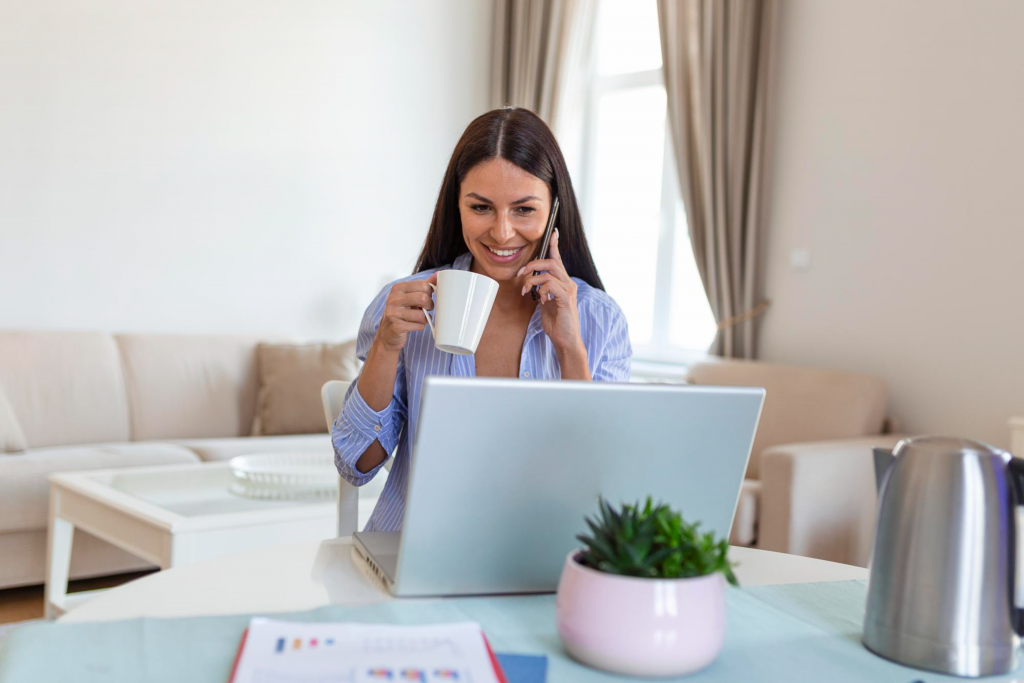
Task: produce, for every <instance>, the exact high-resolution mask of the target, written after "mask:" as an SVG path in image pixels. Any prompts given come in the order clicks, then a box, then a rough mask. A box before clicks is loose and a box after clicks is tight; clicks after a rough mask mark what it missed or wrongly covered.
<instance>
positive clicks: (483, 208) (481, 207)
mask: <svg viewBox="0 0 1024 683" xmlns="http://www.w3.org/2000/svg"><path fill="white" fill-rule="evenodd" d="M469 208H471V209H473V210H474V211H487V210H488V209H490V208H491V207H489V206H487V205H486V204H474V205H473V206H471V207H469Z"/></svg>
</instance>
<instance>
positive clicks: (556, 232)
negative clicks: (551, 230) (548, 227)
mask: <svg viewBox="0 0 1024 683" xmlns="http://www.w3.org/2000/svg"><path fill="white" fill-rule="evenodd" d="M555 239H556V240H557V239H558V228H555Z"/></svg>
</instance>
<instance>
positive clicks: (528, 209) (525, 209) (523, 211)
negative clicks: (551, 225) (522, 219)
mask: <svg viewBox="0 0 1024 683" xmlns="http://www.w3.org/2000/svg"><path fill="white" fill-rule="evenodd" d="M516 211H518V212H519V215H520V216H529V215H530V214H531V213H533V212H534V211H536V209H534V208H533V207H532V206H520V207H519V208H518V209H516Z"/></svg>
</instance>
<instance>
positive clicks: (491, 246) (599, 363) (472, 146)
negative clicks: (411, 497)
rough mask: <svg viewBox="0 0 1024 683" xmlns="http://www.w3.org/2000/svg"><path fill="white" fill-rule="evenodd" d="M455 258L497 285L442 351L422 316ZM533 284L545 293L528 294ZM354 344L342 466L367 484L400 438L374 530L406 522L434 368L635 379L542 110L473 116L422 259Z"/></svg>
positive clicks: (618, 316) (339, 455)
mask: <svg viewBox="0 0 1024 683" xmlns="http://www.w3.org/2000/svg"><path fill="white" fill-rule="evenodd" d="M555 196H558V197H559V202H560V205H561V206H560V208H559V213H558V216H557V217H556V222H557V225H558V229H557V230H556V231H555V232H554V233H553V235H552V238H551V243H550V246H549V252H550V253H549V258H547V259H543V260H536V259H535V256H536V254H537V252H538V251H539V249H540V244H541V242H542V240H543V236H544V229H545V227H546V225H547V219H548V214H549V212H550V209H551V204H552V201H553V200H554V197H555ZM446 268H456V269H460V270H470V271H472V272H474V273H480V274H483V275H486V276H488V277H490V278H492V279H494V280H497V282H498V285H499V287H498V294H497V297H496V298H495V300H494V306H493V307H492V308H491V314H490V317H489V318H488V319H487V326H486V328H485V329H484V333H483V337H482V338H481V340H480V344H479V346H478V348H477V352H476V354H475V355H473V356H455V355H452V354H449V353H443V352H440V351H437V350H436V349H435V348H434V342H433V338H432V337H431V334H430V331H429V330H426V329H425V328H426V327H427V321H426V316H425V314H424V312H423V311H424V310H428V311H429V310H431V309H433V307H434V305H433V303H432V301H431V297H430V294H431V289H430V285H429V284H428V283H436V282H437V272H438V271H440V270H444V269H446ZM534 271H542V272H541V273H540V274H539V275H534ZM534 285H539V286H540V294H541V297H540V303H536V302H535V301H534V300H533V297H532V296H528V295H527V292H529V291H530V289H531V288H532V287H533V286H534ZM356 354H357V355H358V356H359V358H360V360H363V361H365V362H364V364H363V368H362V371H361V372H360V373H359V377H358V379H357V380H356V381H355V382H353V383H352V386H351V387H349V391H348V394H347V395H346V397H345V404H344V407H343V408H342V411H341V415H339V417H338V419H337V421H336V422H335V424H334V431H333V434H332V440H333V442H334V452H335V464H336V465H337V467H338V471H339V472H340V473H341V475H342V476H343V477H344V478H345V479H346V480H348V481H349V482H351V483H352V484H354V485H355V486H361V485H363V484H365V483H366V482H368V481H369V480H370V479H372V478H373V476H374V475H375V474H376V473H377V470H379V469H380V467H381V465H383V464H384V461H385V460H386V459H387V458H388V456H389V454H390V453H391V452H392V451H393V450H394V448H395V446H396V444H397V446H398V452H397V454H396V456H395V462H394V464H393V465H392V468H391V473H390V475H389V476H388V480H387V482H386V484H385V486H384V492H383V493H382V494H381V497H380V500H379V501H378V502H377V507H376V508H375V509H374V511H373V515H372V516H371V518H370V522H369V524H368V525H367V527H366V530H367V531H392V530H397V529H400V528H401V526H402V517H403V514H404V512H405V492H406V487H407V483H408V476H409V464H410V463H409V458H410V450H411V447H412V443H413V441H414V436H415V433H416V421H417V418H418V417H419V408H420V394H421V391H422V388H423V378H424V377H425V376H426V375H451V376H456V377H474V376H480V377H484V376H486V377H522V378H525V379H559V378H561V379H575V380H599V381H608V382H625V381H628V379H629V359H630V356H631V355H632V349H631V347H630V345H629V334H628V332H627V329H626V319H625V316H623V314H622V310H621V309H620V308H619V307H618V305H617V304H616V303H615V301H613V300H612V298H611V297H610V296H608V295H607V294H605V292H604V286H603V285H602V284H601V279H600V278H599V277H598V275H597V269H596V268H595V267H594V261H593V258H591V256H590V249H589V247H588V246H587V240H586V237H585V236H584V234H583V224H582V222H581V220H580V215H579V208H578V207H577V205H576V196H575V195H574V194H573V190H572V183H571V182H570V180H569V173H568V171H567V170H566V167H565V160H564V159H563V157H562V152H561V150H560V149H559V147H558V143H557V142H556V141H555V137H554V135H552V133H551V131H550V130H549V129H548V127H547V126H546V125H545V124H544V122H543V121H541V120H540V118H538V117H537V116H536V115H535V114H534V113H532V112H530V111H528V110H526V109H516V108H511V107H506V108H504V109H496V110H494V111H491V112H488V113H486V114H484V115H483V116H481V117H479V118H477V119H476V120H475V121H473V122H472V123H471V124H469V127H468V128H466V132H465V133H463V134H462V138H461V139H460V140H459V143H458V144H457V145H456V146H455V151H454V152H453V153H452V158H451V161H450V162H449V163H448V170H447V171H446V172H445V176H444V180H443V182H442V184H441V192H440V194H439V195H438V198H437V206H436V207H435V208H434V216H433V219H432V221H431V224H430V231H429V232H428V233H427V240H426V243H425V244H424V246H423V251H422V253H421V254H420V257H419V260H418V261H417V264H416V272H415V274H414V275H412V276H410V277H407V278H403V279H401V280H398V281H396V282H393V283H392V284H390V285H388V286H387V287H385V288H384V290H383V291H382V292H381V293H380V294H378V295H377V297H376V298H375V299H374V300H373V303H371V304H370V307H369V308H367V309H366V314H365V315H364V316H363V322H362V324H361V325H360V328H359V338H358V340H357V342H356ZM498 417H499V418H500V416H498ZM498 422H499V423H500V419H499V420H498ZM501 427H502V428H508V425H501ZM403 428H404V429H403Z"/></svg>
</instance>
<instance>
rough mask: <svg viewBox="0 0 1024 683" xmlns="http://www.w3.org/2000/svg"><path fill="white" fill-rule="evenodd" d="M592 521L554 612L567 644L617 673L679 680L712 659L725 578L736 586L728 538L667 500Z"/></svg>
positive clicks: (719, 637) (720, 634)
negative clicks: (686, 515) (688, 520)
mask: <svg viewBox="0 0 1024 683" xmlns="http://www.w3.org/2000/svg"><path fill="white" fill-rule="evenodd" d="M598 504H599V507H600V517H599V518H598V519H593V520H592V519H589V518H588V519H586V523H587V526H589V527H590V535H589V536H588V535H580V536H577V538H578V539H579V540H580V542H581V543H583V549H582V550H577V551H573V552H571V553H569V556H568V557H567V558H566V560H565V566H564V568H563V569H562V577H561V579H560V580H559V582H558V595H557V597H556V603H555V604H556V608H555V615H556V616H555V618H556V622H557V626H558V635H559V637H561V639H562V643H563V645H564V646H565V649H566V650H567V651H568V652H569V654H570V655H572V656H573V657H574V658H576V659H577V660H579V661H581V662H583V663H584V664H588V665H590V666H594V667H597V668H600V669H605V670H607V671H611V672H614V673H621V674H629V675H634V676H679V675H684V674H689V673H693V672H695V671H699V670H700V669H703V668H704V667H706V666H708V665H709V664H711V662H713V661H714V660H715V658H716V657H717V656H718V653H719V652H720V651H721V649H722V643H723V641H724V640H725V582H726V581H728V582H729V583H731V584H732V585H734V586H738V585H739V584H738V582H737V581H736V577H735V575H734V574H733V572H732V564H731V563H730V562H729V560H728V551H729V544H728V542H727V541H725V540H724V539H723V540H716V539H715V537H714V534H711V533H705V534H701V533H699V531H698V527H699V525H700V523H699V522H695V523H692V524H688V523H686V522H685V521H684V520H683V518H682V515H680V514H679V513H678V512H675V511H673V510H671V509H670V508H669V507H668V506H667V505H661V504H659V505H654V504H652V502H651V499H650V498H648V499H647V502H646V505H644V507H643V508H641V507H640V506H639V504H637V505H624V506H623V507H622V508H621V509H620V510H616V509H614V508H612V506H611V505H609V504H608V502H607V501H605V500H604V499H603V498H602V499H600V500H599V501H598Z"/></svg>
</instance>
